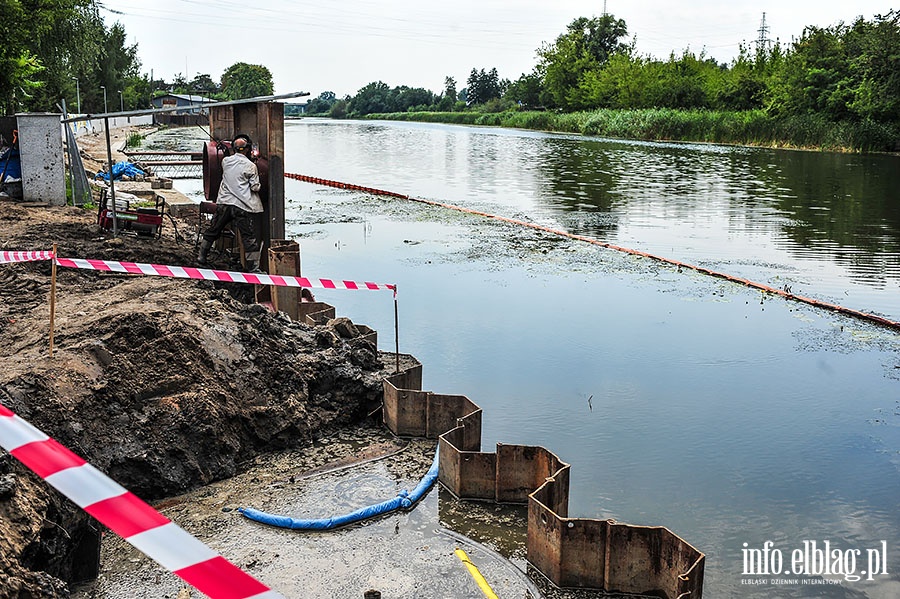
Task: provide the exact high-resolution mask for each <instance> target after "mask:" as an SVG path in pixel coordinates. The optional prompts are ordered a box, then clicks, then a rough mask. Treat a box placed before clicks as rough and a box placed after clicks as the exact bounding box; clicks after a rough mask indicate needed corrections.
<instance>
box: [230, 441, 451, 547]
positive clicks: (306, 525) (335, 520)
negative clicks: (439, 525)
mask: <svg viewBox="0 0 900 599" xmlns="http://www.w3.org/2000/svg"><path fill="white" fill-rule="evenodd" d="M438 465H439V462H438V451H437V450H435V452H434V461H433V462H432V463H431V468H429V469H428V472H427V473H426V474H425V476H424V477H423V478H422V480H421V481H419V484H418V485H416V488H415V489H413V491H412V493H409V492H407V491H406V490H405V489H404V490H403V491H400V493H398V494H397V496H396V497H394V498H393V499H389V500H387V501H382V502H381V503H377V504H375V505H370V506H367V507H364V508H360V509H358V510H356V511H353V512H350V513H349V514H344V515H343V516H332V517H331V518H317V519H301V518H292V517H290V516H279V515H276V514H269V513H267V512H261V511H259V510H255V509H253V508H250V507H242V508H238V512H239V513H241V514H243V515H244V517H246V518H250V519H251V520H256V521H257V522H262V523H263V524H269V525H270V526H278V527H279V528H290V529H293V530H331V529H334V528H339V527H341V526H347V525H348V524H354V523H356V522H362V521H363V520H368V519H369V518H374V517H375V516H380V515H382V514H389V513H391V512H394V511H397V510H399V509H409V508H411V507H412V506H413V505H414V504H415V503H416V502H418V501H419V500H420V499H422V497H424V496H425V493H427V492H428V490H429V489H430V488H431V487H432V485H434V481H436V480H437V477H438Z"/></svg>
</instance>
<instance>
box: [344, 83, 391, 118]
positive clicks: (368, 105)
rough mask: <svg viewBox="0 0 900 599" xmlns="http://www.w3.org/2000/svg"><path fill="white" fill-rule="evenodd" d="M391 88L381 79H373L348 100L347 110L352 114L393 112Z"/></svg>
mask: <svg viewBox="0 0 900 599" xmlns="http://www.w3.org/2000/svg"><path fill="white" fill-rule="evenodd" d="M391 100H392V98H391V88H390V87H389V86H388V84H387V83H385V82H383V81H373V82H372V83H369V84H367V85H366V86H365V87H362V88H361V89H360V90H359V91H358V92H356V95H355V96H353V99H352V100H350V104H349V106H348V110H349V111H350V113H351V114H353V115H365V114H373V113H380V112H394V108H393V105H392V102H391Z"/></svg>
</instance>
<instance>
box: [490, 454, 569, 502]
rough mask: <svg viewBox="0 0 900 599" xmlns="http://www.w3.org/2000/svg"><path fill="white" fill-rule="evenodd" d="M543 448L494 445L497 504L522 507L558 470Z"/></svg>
mask: <svg viewBox="0 0 900 599" xmlns="http://www.w3.org/2000/svg"><path fill="white" fill-rule="evenodd" d="M559 464H560V461H559V459H558V458H557V457H556V456H555V455H553V454H552V453H551V452H549V451H547V450H546V449H544V448H543V447H535V446H531V445H506V444H500V443H498V444H497V501H500V502H506V503H525V502H526V501H528V495H529V494H531V492H532V491H534V490H535V489H536V488H538V487H540V486H541V485H542V484H544V481H545V480H546V479H547V478H549V477H551V476H552V475H553V473H554V472H556V471H557V470H558V469H559Z"/></svg>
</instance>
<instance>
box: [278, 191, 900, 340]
mask: <svg viewBox="0 0 900 599" xmlns="http://www.w3.org/2000/svg"><path fill="white" fill-rule="evenodd" d="M284 176H285V177H287V178H288V179H294V180H296V181H303V182H305V183H314V184H316V185H325V186H328V187H336V188H338V189H349V190H353V191H362V192H365V193H371V194H373V195H381V196H388V197H392V198H399V199H403V200H410V201H413V202H419V203H420V204H428V205H429V206H438V207H440V208H446V209H448V210H456V211H458V212H465V213H467V214H474V215H477V216H483V217H485V218H491V219H494V220H499V221H503V222H507V223H511V224H514V225H519V226H522V227H528V228H529V229H535V230H537V231H543V232H545V233H550V234H552V235H559V236H561V237H568V238H569V239H574V240H576V241H583V242H585V243H590V244H592V245H598V246H600V247H604V248H607V249H610V250H615V251H617V252H623V253H626V254H631V255H632V256H641V257H644V258H650V259H653V260H657V261H659V262H664V263H666V264H671V265H673V266H677V267H680V268H688V269H690V270H693V271H696V272H699V273H703V274H706V275H710V276H713V277H718V278H720V279H726V280H728V281H731V282H733V283H739V284H741V285H746V286H747V287H752V288H754V289H759V290H760V291H764V292H766V293H771V294H773V295H780V296H781V297H784V298H787V299H790V300H794V301H797V302H802V303H804V304H808V305H810V306H815V307H817V308H824V309H826V310H831V311H832V312H838V313H841V314H846V315H847V316H852V317H854V318H859V319H862V320H867V321H869V322H874V323H877V324H880V325H882V326H886V327H889V328H892V329H895V330H900V322H897V321H894V320H890V319H888V318H884V317H882V316H878V315H876V314H870V313H868V312H861V311H859V310H854V309H852V308H845V307H844V306H839V305H837V304H831V303H828V302H823V301H821V300H817V299H814V298H811V297H806V296H803V295H796V294H794V293H790V292H788V291H785V290H783V289H776V288H775V287H770V286H769V285H764V284H763V283H757V282H756V281H751V280H749V279H742V278H740V277H736V276H734V275H729V274H727V273H723V272H718V271H715V270H712V269H709V268H704V267H702V266H697V265H695V264H688V263H686V262H680V261H678V260H673V259H672V258H666V257H665V256H657V255H655V254H649V253H647V252H642V251H640V250H634V249H631V248H626V247H621V246H618V245H613V244H611V243H606V242H604V241H600V240H598V239H593V238H591V237H585V236H584V235H576V234H574V233H569V232H568V231H563V230H561V229H553V228H551V227H545V226H543V225H537V224H535V223H529V222H527V221H523V220H518V219H515V218H508V217H505V216H498V215H496V214H490V213H489V212H482V211H480V210H473V209H471V208H464V207H462V206H456V205H454V204H446V203H444V202H435V201H433V200H424V199H422V198H414V197H412V196H409V195H406V194H402V193H397V192H394V191H385V190H383V189H376V188H374V187H364V186H362V185H354V184H352V183H343V182H340V181H331V180H329V179H321V178H318V177H310V176H308V175H298V174H295V173H285V174H284Z"/></svg>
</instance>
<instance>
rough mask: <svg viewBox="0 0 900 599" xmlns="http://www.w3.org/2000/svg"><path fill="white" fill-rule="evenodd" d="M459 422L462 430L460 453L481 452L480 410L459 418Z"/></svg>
mask: <svg viewBox="0 0 900 599" xmlns="http://www.w3.org/2000/svg"><path fill="white" fill-rule="evenodd" d="M472 405H474V404H472ZM476 407H477V406H476ZM459 422H460V424H461V425H462V426H463V430H464V432H463V439H462V445H461V446H460V447H459V449H460V450H462V451H481V408H478V409H477V410H475V411H474V412H472V413H471V414H468V415H467V416H464V417H463V418H460V419H459Z"/></svg>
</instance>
